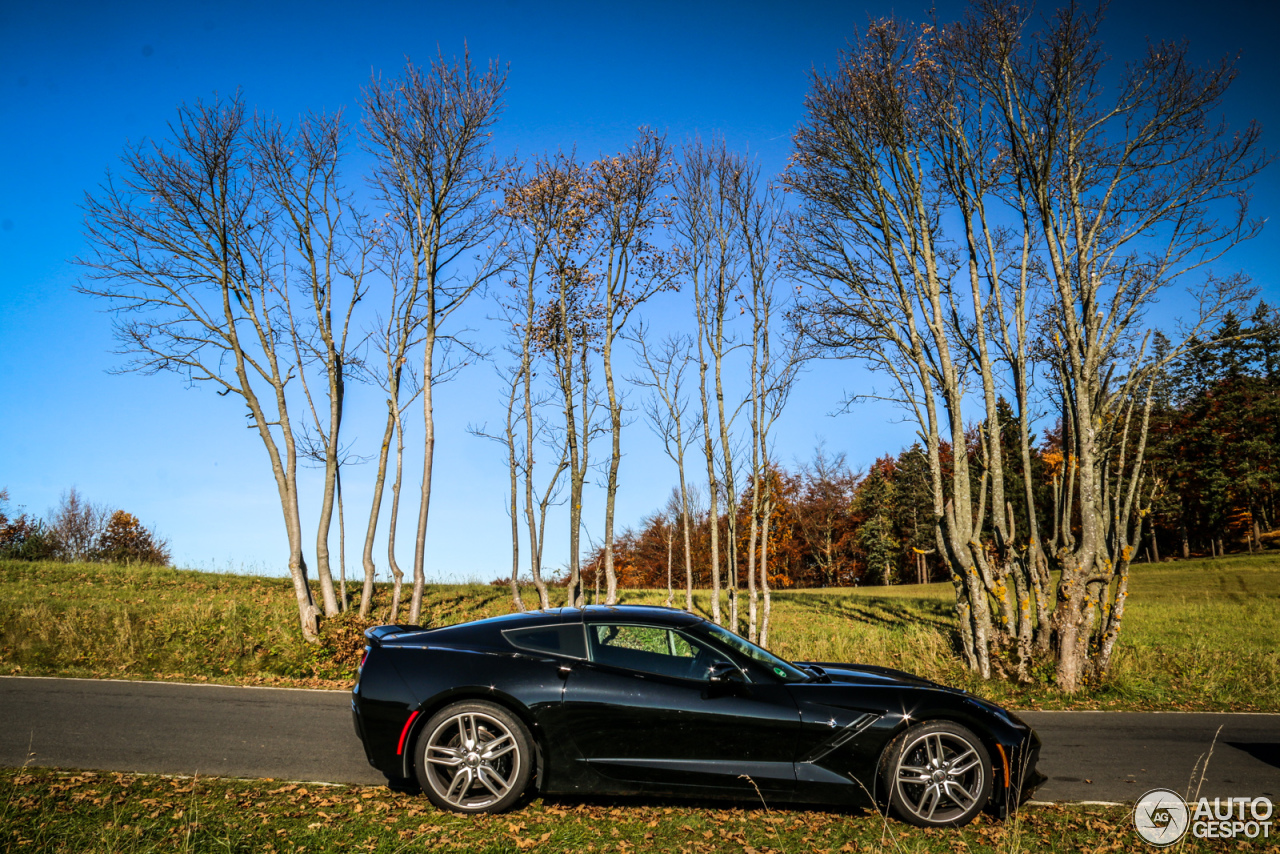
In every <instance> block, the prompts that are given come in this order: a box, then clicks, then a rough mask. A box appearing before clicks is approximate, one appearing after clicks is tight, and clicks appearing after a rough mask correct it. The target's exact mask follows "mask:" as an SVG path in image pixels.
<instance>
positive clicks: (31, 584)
mask: <svg viewBox="0 0 1280 854" xmlns="http://www.w3.org/2000/svg"><path fill="white" fill-rule="evenodd" d="M1130 591H1131V595H1130V599H1129V605H1128V611H1127V615H1126V618H1125V623H1124V627H1123V630H1122V632H1121V635H1120V643H1119V645H1118V647H1117V653H1116V656H1115V660H1114V664H1113V668H1112V673H1111V675H1110V678H1109V679H1108V680H1107V681H1106V682H1104V683H1103V684H1102V685H1098V686H1092V687H1091V688H1090V689H1089V690H1087V691H1086V692H1083V693H1081V694H1079V695H1076V696H1072V697H1067V696H1063V695H1061V694H1060V693H1058V692H1057V691H1056V690H1055V689H1054V688H1053V687H1052V685H1051V684H1050V680H1049V675H1050V674H1049V672H1048V670H1047V668H1044V669H1042V671H1041V672H1040V673H1039V674H1038V681H1036V682H1035V683H1034V684H1032V685H1026V686H1014V685H1007V684H1004V683H999V682H991V683H985V684H984V683H981V682H980V681H978V680H976V679H975V678H974V677H973V676H971V675H970V674H969V673H968V672H967V671H966V670H965V669H964V668H963V666H962V665H961V664H960V661H959V659H958V658H957V656H956V654H955V651H954V638H953V636H954V631H953V628H952V625H953V617H952V598H953V594H952V590H951V586H950V585H949V584H935V585H927V586H900V587H891V588H883V587H864V588H851V589H825V590H796V591H780V592H777V593H776V594H775V596H774V607H773V623H772V628H771V631H770V639H769V646H770V647H771V648H772V649H773V650H774V651H775V652H777V653H779V654H780V655H782V656H784V657H786V658H790V659H809V660H818V661H853V662H866V663H871V664H880V665H886V666H890V667H899V668H902V669H904V670H908V671H912V672H914V673H919V674H921V675H923V676H927V677H929V678H933V679H937V680H939V681H941V682H945V683H947V684H952V685H958V686H961V687H966V688H969V689H970V690H973V691H975V692H977V693H980V694H984V695H986V696H989V697H991V698H993V699H995V700H997V701H999V702H1002V703H1005V704H1008V705H1011V706H1013V707H1015V708H1096V709H1115V710H1119V709H1169V710H1173V709H1178V710H1193V709H1194V710H1236V711H1246V710H1248V711H1280V559H1277V558H1276V557H1273V556H1270V555H1258V556H1253V557H1231V558H1225V559H1218V560H1199V561H1185V562H1179V563H1166V564H1157V565H1151V566H1148V565H1144V564H1139V565H1137V566H1135V567H1134V568H1133V574H1132V579H1131V582H1130ZM553 592H554V593H555V594H557V595H558V596H562V595H563V591H560V590H556V591H553ZM388 595H389V591H388V590H387V589H386V588H385V587H379V590H378V596H377V599H376V600H375V601H376V604H377V608H378V610H379V611H380V612H381V613H380V614H375V622H378V621H384V620H385V619H386V609H385V608H386V600H387V597H388ZM665 598H666V592H665V591H654V590H649V591H626V592H625V593H624V594H623V601H624V602H644V603H650V604H661V603H662V602H663V601H664V600H665ZM525 601H526V602H527V603H532V602H535V601H536V599H535V598H534V597H533V596H532V591H526V596H525ZM680 601H681V600H680V599H679V598H678V599H677V604H678V603H679V602H680ZM695 604H696V608H697V609H698V610H699V611H701V612H703V613H706V612H707V611H708V610H709V606H710V600H709V596H708V594H706V593H705V592H703V591H699V595H698V596H697V598H696V603H695ZM510 607H511V603H510V598H509V595H508V593H507V589H506V588H505V587H501V588H499V587H492V586H489V585H479V584H473V585H429V586H428V588H427V593H426V596H425V598H424V605H423V614H424V619H423V622H424V623H426V624H428V625H445V624H449V623H454V622H459V621H462V620H467V619H476V618H479V617H485V616H492V615H495V614H501V613H506V612H508V611H509V610H510ZM745 607H746V606H745V597H744V600H743V605H742V608H743V612H744V614H745ZM296 615H297V610H296V607H295V606H294V604H293V595H292V588H291V587H290V585H289V582H288V580H287V579H277V578H265V577H246V576H237V575H218V574H213V573H205V572H192V571H182V570H172V569H139V568H121V567H104V566H97V565H68V564H51V563H37V564H27V563H19V562H10V561H0V673H23V674H28V675H63V676H91V677H118V678H134V679H138V678H140V679H181V680H188V681H192V680H194V681H216V682H230V683H242V684H243V683H248V684H263V685H273V684H274V685H298V686H317V687H320V686H323V687H339V686H345V685H346V684H348V682H349V680H350V678H351V676H352V674H353V671H354V668H355V663H356V661H357V657H358V655H359V650H360V647H361V645H362V638H361V635H360V629H361V628H362V626H361V625H359V624H358V622H357V621H355V620H353V619H349V618H339V619H335V620H330V621H327V622H326V624H325V626H324V629H323V634H324V639H323V643H321V644H320V645H313V644H305V643H303V642H302V641H301V639H300V638H299V636H298V630H297V628H296V626H297V623H296V619H297V617H296ZM402 618H403V617H402Z"/></svg>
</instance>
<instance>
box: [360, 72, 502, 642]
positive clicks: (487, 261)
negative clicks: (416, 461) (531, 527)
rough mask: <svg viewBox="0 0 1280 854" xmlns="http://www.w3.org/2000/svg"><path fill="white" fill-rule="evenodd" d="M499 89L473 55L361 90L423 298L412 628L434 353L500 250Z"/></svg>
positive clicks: (427, 499)
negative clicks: (496, 238) (495, 242)
mask: <svg viewBox="0 0 1280 854" xmlns="http://www.w3.org/2000/svg"><path fill="white" fill-rule="evenodd" d="M505 86H506V73H505V72H504V71H502V70H500V69H499V68H498V66H497V65H496V64H495V63H491V64H490V66H489V68H488V69H487V70H486V71H484V72H480V71H477V70H476V69H474V68H473V67H472V65H471V59H470V56H464V57H463V59H462V61H461V62H457V61H453V62H448V61H446V60H445V59H444V57H443V56H438V57H437V58H436V59H435V60H434V61H433V62H432V63H431V65H430V67H429V68H427V69H425V70H423V69H420V68H418V67H417V66H414V65H413V64H412V63H407V64H406V67H405V70H404V73H403V76H402V77H401V78H400V79H398V80H395V81H385V80H383V79H381V78H379V77H375V78H374V79H373V81H372V82H371V83H370V85H369V87H368V89H367V90H366V91H365V114H366V115H365V130H366V142H367V145H368V147H369V150H370V151H371V152H372V153H373V154H374V156H375V158H376V165H375V167H374V179H373V182H374V187H375V189H376V191H377V193H378V195H379V197H380V201H381V202H382V204H383V206H384V207H385V209H386V211H387V213H388V216H387V219H386V223H387V228H390V229H396V230H398V231H399V232H400V234H401V235H402V245H403V246H404V247H405V250H406V251H407V253H408V261H409V263H408V266H407V270H406V275H407V276H408V277H409V278H410V281H411V282H412V283H413V284H412V285H411V287H412V288H413V289H414V290H416V292H417V294H418V298H419V302H418V303H417V306H416V310H417V312H418V318H419V323H420V328H421V335H422V408H423V409H422V411H423V425H424V438H423V468H422V483H421V491H420V503H419V507H418V526H417V536H416V539H415V542H414V558H413V597H412V600H411V603H410V606H409V622H410V623H414V622H416V621H417V620H418V618H419V615H420V613H421V610H422V591H423V585H424V583H425V581H426V575H425V571H424V562H425V557H426V539H427V520H428V517H429V512H430V503H431V472H432V464H433V461H434V458H435V418H434V410H433V396H432V392H433V388H434V387H435V386H436V385H437V384H439V383H440V382H441V381H443V380H444V379H445V378H446V377H447V376H448V375H449V373H450V369H451V367H457V364H455V365H453V366H450V365H449V364H447V363H445V364H441V363H440V361H439V360H441V358H442V357H445V356H447V353H446V352H444V348H443V347H440V346H438V345H442V344H444V343H446V342H447V341H449V340H451V334H450V333H449V332H448V326H447V325H448V321H449V320H450V319H451V317H452V316H453V314H454V313H455V312H456V311H457V310H458V309H459V308H460V307H461V306H462V305H463V304H464V303H465V301H466V300H467V298H468V297H469V296H471V294H472V293H474V292H475V291H476V289H477V288H479V287H480V286H481V285H483V284H484V283H485V282H486V281H487V280H488V279H489V278H490V277H491V276H493V275H494V274H495V273H496V272H498V266H497V265H496V263H495V259H496V257H497V253H496V247H492V246H487V245H486V244H488V242H489V241H490V239H491V238H492V237H493V234H494V227H495V220H496V217H497V207H496V205H493V204H491V203H490V201H491V199H490V196H491V193H492V192H493V191H494V190H495V188H496V187H497V186H498V185H499V183H500V181H501V177H502V175H503V172H504V170H505V167H504V166H503V165H502V164H500V163H499V162H498V161H497V160H496V159H495V158H494V157H493V156H492V155H491V154H490V153H489V151H488V148H489V143H490V138H491V133H490V132H491V130H492V128H493V126H494V124H495V123H496V122H497V120H498V116H499V114H500V112H501V108H502V94H503V90H504V89H505ZM468 262H470V266H469V267H468V266H466V264H467V263H468ZM452 340H455V341H456V339H452ZM458 364H461V363H458Z"/></svg>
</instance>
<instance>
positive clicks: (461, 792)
mask: <svg viewBox="0 0 1280 854" xmlns="http://www.w3.org/2000/svg"><path fill="white" fill-rule="evenodd" d="M416 751H417V752H416V754H415V756H416V759H417V761H416V762H415V763H414V764H415V771H416V773H417V777H418V782H419V784H420V785H421V786H422V791H423V792H425V793H426V795H427V797H428V798H430V799H431V802H432V803H433V804H435V805H436V806H438V807H440V808H441V809H447V810H453V811H454V812H463V813H478V812H502V811H503V810H505V809H509V808H510V807H511V806H512V805H514V804H515V803H516V801H518V800H519V799H520V796H521V795H522V794H524V791H525V789H527V788H528V786H529V780H530V778H531V777H532V776H533V739H532V738H531V737H530V735H529V731H528V729H527V728H526V727H525V726H524V724H523V723H521V722H520V720H519V719H517V718H516V717H515V716H514V715H512V714H511V713H510V712H508V711H507V710H506V709H504V708H502V707H501V706H498V705H495V704H493V703H485V702H478V701H477V702H462V703H454V704H453V705H451V706H446V707H445V708H443V709H441V710H440V711H439V712H436V714H435V715H433V716H432V717H431V719H430V720H429V721H427V723H426V725H425V726H424V727H423V728H422V731H421V732H420V733H419V734H418V740H417V747H416Z"/></svg>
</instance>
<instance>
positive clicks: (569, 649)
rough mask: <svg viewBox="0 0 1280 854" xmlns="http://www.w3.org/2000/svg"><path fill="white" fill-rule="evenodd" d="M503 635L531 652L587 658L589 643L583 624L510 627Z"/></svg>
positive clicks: (518, 647)
mask: <svg viewBox="0 0 1280 854" xmlns="http://www.w3.org/2000/svg"><path fill="white" fill-rule="evenodd" d="M502 634H503V637H505V638H506V639H507V642H508V643H510V644H511V645H512V646H514V647H515V648H516V649H525V650H529V651H530V652H546V653H551V654H552V655H567V656H570V657H571V658H586V657H587V643H586V640H585V639H584V638H583V636H582V625H581V624H580V623H579V624H568V625H558V626H538V627H537V628H532V629H508V630H507V631H505V632H503V633H502Z"/></svg>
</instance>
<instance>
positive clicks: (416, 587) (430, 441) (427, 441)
mask: <svg viewBox="0 0 1280 854" xmlns="http://www.w3.org/2000/svg"><path fill="white" fill-rule="evenodd" d="M427 313H428V317H433V316H434V314H435V306H434V304H433V303H430V302H429V305H428V308H427ZM430 323H431V321H430V320H429V321H428V324H429V325H428V327H427V334H426V340H425V343H424V347H423V355H422V424H423V434H424V435H423V440H422V488H421V503H420V504H419V505H418V533H417V537H416V539H415V540H414V546H413V596H412V598H411V599H410V602H409V622H410V623H411V624H414V625H416V624H417V622H418V618H419V617H420V616H421V615H422V592H423V588H424V587H425V586H426V583H427V574H426V555H427V519H428V517H429V515H430V512H431V469H432V465H433V463H434V462H435V453H436V422H435V409H434V407H433V400H432V388H431V384H432V382H433V379H434V375H433V373H432V371H433V368H434V364H435V363H434V362H433V359H434V357H435V343H436V338H435V330H434V329H433V328H432V327H431V326H430Z"/></svg>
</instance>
